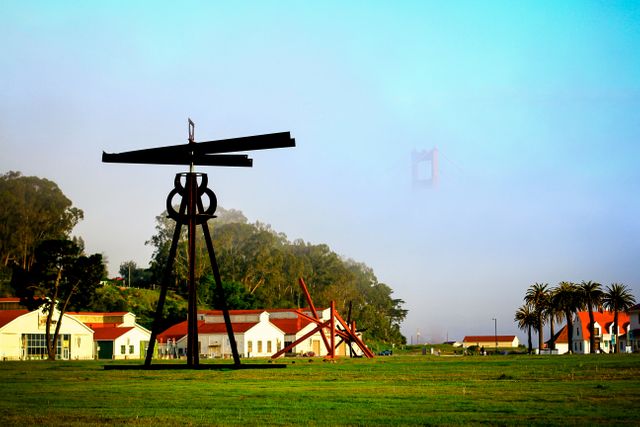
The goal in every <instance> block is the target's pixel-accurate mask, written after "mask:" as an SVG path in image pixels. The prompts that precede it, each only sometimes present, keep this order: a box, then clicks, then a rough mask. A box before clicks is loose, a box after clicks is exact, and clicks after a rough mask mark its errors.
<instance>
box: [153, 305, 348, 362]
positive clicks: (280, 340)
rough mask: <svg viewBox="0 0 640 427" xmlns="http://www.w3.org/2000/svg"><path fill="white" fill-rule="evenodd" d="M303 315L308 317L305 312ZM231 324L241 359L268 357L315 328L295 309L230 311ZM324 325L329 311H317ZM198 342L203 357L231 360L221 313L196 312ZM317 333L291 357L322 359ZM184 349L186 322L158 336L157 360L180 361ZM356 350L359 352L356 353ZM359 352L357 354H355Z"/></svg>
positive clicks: (342, 349) (344, 348)
mask: <svg viewBox="0 0 640 427" xmlns="http://www.w3.org/2000/svg"><path fill="white" fill-rule="evenodd" d="M302 311H303V313H305V314H307V315H308V316H311V312H310V311H308V310H307V309H304V310H302ZM229 315H230V317H231V324H232V327H233V332H234V336H235V340H236V344H237V346H238V352H239V353H240V356H241V357H269V356H272V355H273V354H274V353H276V352H278V351H280V350H282V349H283V348H284V347H286V346H287V345H289V344H291V343H293V342H294V341H296V340H298V339H299V338H301V337H303V336H304V335H306V334H308V333H310V332H311V331H312V330H313V329H314V328H315V327H316V324H315V323H313V322H312V321H310V320H308V319H306V318H304V317H303V316H300V315H299V314H298V312H297V310H296V309H268V310H263V309H258V310H230V311H229ZM318 316H319V317H320V319H321V320H323V321H326V320H328V319H329V316H330V309H324V310H318ZM198 342H199V348H200V355H201V356H202V357H230V356H231V347H230V345H229V338H228V336H227V329H226V326H225V323H224V317H223V315H222V311H221V310H203V311H199V312H198ZM322 342H323V340H322V337H321V335H320V333H319V332H317V333H315V334H312V335H311V336H309V337H308V338H307V339H305V340H304V341H302V342H301V343H299V344H298V345H296V347H294V348H293V349H292V350H291V352H290V353H292V354H296V355H302V354H313V355H316V356H324V355H326V354H327V350H326V348H325V346H324V344H322ZM186 347H187V321H184V322H181V323H178V324H177V325H174V326H172V327H170V328H168V329H167V330H165V331H164V332H162V333H160V334H158V348H159V355H160V357H180V356H182V355H184V354H185V352H186ZM356 350H358V349H356ZM359 353H360V352H359V351H357V354H359ZM346 354H347V345H346V344H345V343H341V344H340V345H339V346H337V348H336V355H346Z"/></svg>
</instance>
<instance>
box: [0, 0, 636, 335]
mask: <svg viewBox="0 0 640 427" xmlns="http://www.w3.org/2000/svg"><path fill="white" fill-rule="evenodd" d="M0 40H1V42H0V48H1V49H2V55H0V93H1V94H2V96H1V97H0V149H1V153H2V155H1V156H0V171H2V172H6V171H8V170H20V171H22V172H23V173H24V174H27V175H37V176H42V177H46V178H49V179H52V180H53V181H55V182H57V183H58V184H59V185H60V187H61V188H62V190H63V191H64V192H65V193H66V194H67V195H68V196H69V197H70V198H71V199H72V200H73V202H74V203H75V205H76V206H78V207H80V208H82V209H83V210H84V211H85V220H84V221H83V222H82V223H81V224H80V225H79V226H78V227H77V229H76V234H78V235H81V236H82V237H83V238H84V239H85V241H86V244H87V249H88V250H90V251H99V252H104V253H105V254H106V256H107V257H108V259H109V262H110V265H109V266H110V270H111V271H112V272H115V271H117V269H118V266H119V264H120V263H121V262H122V261H125V260H129V259H133V260H135V261H136V262H137V263H138V264H139V265H141V266H145V265H147V263H148V261H149V257H150V254H151V248H149V247H148V246H145V244H144V242H145V241H146V240H148V239H149V237H150V236H151V235H152V234H153V231H154V217H155V216H156V215H157V214H159V213H160V212H161V211H162V210H163V207H164V201H165V198H166V194H167V193H168V191H169V190H170V189H171V188H172V179H173V174H174V173H176V172H180V171H182V168H179V167H172V166H161V167H156V168H151V167H144V166H136V165H106V164H102V163H100V154H101V152H102V150H105V151H107V152H120V151H126V150H130V149H136V148H143V147H151V146H159V145H171V144H177V143H180V142H184V141H185V140H186V138H187V126H186V120H187V117H191V118H192V119H193V120H194V121H195V122H196V139H197V140H210V139H218V138H226V137H234V136H243V135H252V134H259V133H268V132H277V131H291V132H292V134H293V136H294V137H295V138H296V140H297V143H298V146H297V147H296V148H295V149H292V150H274V151H272V152H264V153H255V154H253V155H252V157H253V158H254V165H255V166H254V168H253V169H251V170H246V169H242V170H235V169H234V170H231V169H229V170H222V169H215V170H213V169H208V170H206V172H207V173H209V176H210V179H211V182H212V185H213V188H214V189H215V190H216V194H217V196H218V200H219V202H220V204H221V205H222V206H225V207H227V208H236V209H240V210H242V211H243V212H244V213H245V214H246V215H247V216H248V217H249V219H250V220H251V221H255V220H260V221H262V222H267V223H270V224H272V225H273V227H274V228H275V229H277V230H279V231H282V232H284V233H286V234H287V236H288V237H289V238H290V239H295V238H303V239H304V240H307V241H310V242H313V243H327V244H329V245H330V246H331V247H332V248H333V249H334V250H336V251H337V252H338V253H340V254H342V255H343V256H345V257H350V258H353V259H356V260H358V261H362V262H365V263H366V264H368V265H370V266H371V267H372V268H373V269H374V271H375V272H376V273H377V275H378V278H379V279H380V280H381V281H384V282H386V283H388V284H389V285H390V286H391V287H392V288H393V289H394V290H395V294H396V296H397V297H399V298H402V299H404V300H405V301H406V302H407V304H406V306H407V308H408V309H409V310H410V313H409V316H408V318H407V320H406V322H405V324H404V326H403V331H404V332H405V334H406V335H407V337H408V338H409V339H410V340H411V338H410V337H411V336H414V338H413V339H414V340H415V334H416V331H417V330H418V329H419V330H420V333H421V339H423V340H424V339H429V340H433V341H438V340H441V339H444V338H446V336H447V335H448V336H449V338H451V339H461V338H462V337H463V336H464V335H465V334H483V333H486V334H491V333H493V321H492V320H491V319H492V318H494V317H496V318H497V319H498V330H499V333H519V332H518V331H517V329H516V327H515V325H514V324H513V322H512V319H513V313H514V312H515V310H516V309H517V307H518V306H519V305H520V304H521V299H522V296H523V294H524V292H525V290H526V288H527V287H528V286H529V285H531V284H533V283H534V282H548V283H551V284H556V283H557V282H558V281H560V280H570V281H581V280H595V281H599V282H601V283H604V284H609V283H612V282H622V283H625V284H627V285H629V286H630V287H631V288H632V290H633V292H634V294H635V295H636V297H637V298H639V299H640V284H639V283H640V271H639V269H638V267H637V259H638V254H639V253H640V226H639V225H638V218H640V202H639V201H638V197H637V194H638V187H639V185H638V184H639V183H640V172H639V170H640V168H638V166H637V163H638V159H640V144H639V143H638V140H639V137H640V47H639V46H640V7H639V6H638V3H637V2H616V3H615V4H613V3H611V4H610V3H608V2H585V1H579V2H562V4H558V3H557V2H517V4H516V3H515V2H449V4H447V5H442V4H440V2H376V1H368V2H348V3H347V4H345V2H322V3H319V2H318V3H313V4H312V3H311V2H244V1H239V2H228V3H225V4H217V3H215V2H181V3H180V4H176V3H173V2H115V1H114V2H103V3H101V4H91V3H81V2H65V1H54V2H4V3H3V4H2V5H1V6H0ZM433 147H438V149H439V150H440V153H441V162H440V176H441V178H440V185H439V187H438V188H437V189H428V190H422V191H415V190H412V187H411V162H410V158H411V157H410V155H411V151H412V150H413V149H418V150H423V149H425V150H426V149H431V148H433ZM519 335H520V337H521V338H524V334H522V333H519Z"/></svg>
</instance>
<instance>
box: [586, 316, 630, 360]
mask: <svg viewBox="0 0 640 427" xmlns="http://www.w3.org/2000/svg"><path fill="white" fill-rule="evenodd" d="M593 320H594V326H593V334H594V335H595V338H596V347H595V349H596V352H604V353H612V352H613V350H612V347H613V346H615V332H614V329H613V312H611V311H594V312H593ZM573 328H574V329H573V352H574V353H589V352H590V351H589V350H590V341H589V337H590V336H591V334H590V333H589V312H588V311H579V312H578V313H577V314H576V320H575V322H574V323H573ZM628 329H629V315H628V314H627V313H618V339H620V337H621V336H623V335H625V334H626V333H627V330H628Z"/></svg>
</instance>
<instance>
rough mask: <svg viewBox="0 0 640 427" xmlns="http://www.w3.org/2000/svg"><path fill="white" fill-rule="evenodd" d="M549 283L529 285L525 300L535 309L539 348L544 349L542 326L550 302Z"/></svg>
mask: <svg viewBox="0 0 640 427" xmlns="http://www.w3.org/2000/svg"><path fill="white" fill-rule="evenodd" d="M548 287H549V284H547V283H536V284H534V285H531V286H529V289H527V294H526V295H525V296H524V302H525V303H527V304H529V305H530V306H531V308H532V309H533V313H534V315H535V317H536V326H535V330H536V331H538V350H540V351H542V348H543V347H544V331H543V329H542V326H543V325H544V320H545V310H546V307H547V305H548V303H549V290H548Z"/></svg>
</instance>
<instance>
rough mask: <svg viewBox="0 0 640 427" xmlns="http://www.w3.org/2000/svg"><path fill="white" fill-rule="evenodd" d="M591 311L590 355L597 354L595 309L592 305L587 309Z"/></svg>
mask: <svg viewBox="0 0 640 427" xmlns="http://www.w3.org/2000/svg"><path fill="white" fill-rule="evenodd" d="M587 308H588V309H589V353H595V352H596V337H595V335H594V334H593V330H594V324H595V319H594V318H593V307H592V306H591V304H589V306H588V307H587Z"/></svg>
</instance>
